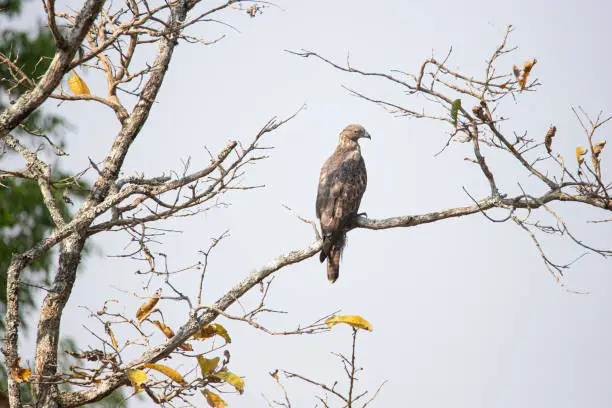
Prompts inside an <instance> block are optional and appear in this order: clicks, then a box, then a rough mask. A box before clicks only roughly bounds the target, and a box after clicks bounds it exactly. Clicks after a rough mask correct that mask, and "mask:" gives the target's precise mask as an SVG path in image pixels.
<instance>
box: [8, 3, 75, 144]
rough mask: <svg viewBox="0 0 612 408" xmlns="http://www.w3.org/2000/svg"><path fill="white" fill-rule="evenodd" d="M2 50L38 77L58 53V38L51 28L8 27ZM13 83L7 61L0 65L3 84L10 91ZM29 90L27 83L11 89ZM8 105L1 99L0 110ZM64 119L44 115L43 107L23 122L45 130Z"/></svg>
mask: <svg viewBox="0 0 612 408" xmlns="http://www.w3.org/2000/svg"><path fill="white" fill-rule="evenodd" d="M1 1H3V0H0V2H1ZM10 1H13V0H9V2H10ZM0 8H2V6H1V3H0ZM0 52H1V53H2V54H4V55H5V56H7V57H8V58H10V59H11V60H12V61H13V62H14V63H15V64H16V65H17V66H19V67H20V68H21V70H22V71H23V72H24V73H26V74H27V75H28V76H29V77H30V78H32V79H33V80H34V81H36V79H38V78H39V77H40V76H41V75H42V74H44V73H45V71H46V70H47V68H48V67H49V63H50V62H51V59H52V58H53V55H54V54H55V40H54V39H53V36H52V35H51V33H50V32H49V31H48V30H44V29H42V28H41V29H40V30H39V31H38V32H37V33H35V35H33V36H32V35H30V34H28V33H24V32H20V31H14V30H5V31H3V32H2V35H1V36H0ZM12 87H13V81H12V80H11V74H10V72H9V70H8V68H7V67H6V66H5V65H0V88H1V89H5V90H7V91H8V90H9V89H10V88H12ZM26 90H27V88H26V87H25V85H24V84H22V85H19V86H17V88H15V89H12V90H11V98H12V99H14V98H15V97H18V96H19V95H20V94H22V93H23V92H25V91H26ZM6 107H7V105H6V102H5V101H2V100H0V111H2V110H4V109H5V108H6ZM63 123H64V121H63V120H62V118H61V117H59V116H56V115H49V114H46V115H43V114H42V112H41V111H40V110H37V111H35V112H33V113H32V114H31V115H30V116H29V117H28V118H27V119H26V120H25V121H24V122H23V124H24V125H25V126H26V127H27V128H28V129H42V130H44V131H46V132H52V131H53V130H55V129H56V128H57V126H58V125H61V124H63ZM16 131H17V133H19V129H16Z"/></svg>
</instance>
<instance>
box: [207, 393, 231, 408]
mask: <svg viewBox="0 0 612 408" xmlns="http://www.w3.org/2000/svg"><path fill="white" fill-rule="evenodd" d="M202 395H204V397H205V398H206V402H208V405H210V406H211V407H212V408H225V407H227V403H226V402H225V401H223V400H222V399H221V397H220V396H219V395H217V394H215V393H214V392H212V391H208V389H204V390H202Z"/></svg>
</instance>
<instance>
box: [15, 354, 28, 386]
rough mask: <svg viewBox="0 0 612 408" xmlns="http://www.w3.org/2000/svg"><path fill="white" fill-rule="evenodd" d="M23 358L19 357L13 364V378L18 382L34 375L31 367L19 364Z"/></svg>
mask: <svg viewBox="0 0 612 408" xmlns="http://www.w3.org/2000/svg"><path fill="white" fill-rule="evenodd" d="M20 361H21V358H17V359H16V360H15V362H14V363H13V365H12V366H11V378H12V379H13V380H15V381H16V382H18V383H21V382H26V381H28V380H29V379H30V376H31V375H32V370H30V369H29V368H22V367H21V366H20V365H19V362H20Z"/></svg>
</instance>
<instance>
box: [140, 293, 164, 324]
mask: <svg viewBox="0 0 612 408" xmlns="http://www.w3.org/2000/svg"><path fill="white" fill-rule="evenodd" d="M160 296H161V289H158V290H157V292H155V293H154V294H153V296H151V297H150V298H149V300H147V301H146V302H144V303H143V304H142V305H140V307H139V308H138V311H137V312H136V318H137V319H138V321H139V322H141V321H143V320H144V319H146V317H147V316H148V315H149V314H151V312H152V311H153V308H154V307H155V305H156V304H157V302H159V297H160Z"/></svg>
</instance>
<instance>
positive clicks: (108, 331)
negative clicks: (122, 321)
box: [104, 323, 119, 349]
mask: <svg viewBox="0 0 612 408" xmlns="http://www.w3.org/2000/svg"><path fill="white" fill-rule="evenodd" d="M104 330H105V331H106V334H108V337H110V339H111V343H112V344H113V347H114V348H115V349H118V348H119V344H118V343H117V339H115V333H113V331H112V330H111V328H110V324H109V323H106V324H105V325H104Z"/></svg>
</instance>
